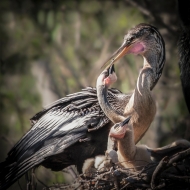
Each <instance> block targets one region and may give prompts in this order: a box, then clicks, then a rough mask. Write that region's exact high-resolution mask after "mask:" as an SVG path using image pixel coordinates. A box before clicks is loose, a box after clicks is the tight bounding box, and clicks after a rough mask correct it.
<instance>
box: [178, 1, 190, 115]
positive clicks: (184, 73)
mask: <svg viewBox="0 0 190 190" xmlns="http://www.w3.org/2000/svg"><path fill="white" fill-rule="evenodd" d="M178 11H179V16H180V20H181V35H180V39H179V42H178V48H179V58H180V61H179V67H180V78H181V83H182V89H183V94H184V97H185V101H186V105H187V108H188V110H189V112H190V1H185V0H178Z"/></svg>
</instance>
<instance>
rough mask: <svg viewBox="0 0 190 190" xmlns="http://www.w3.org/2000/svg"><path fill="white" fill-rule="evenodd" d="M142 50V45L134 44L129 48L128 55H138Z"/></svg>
mask: <svg viewBox="0 0 190 190" xmlns="http://www.w3.org/2000/svg"><path fill="white" fill-rule="evenodd" d="M144 49H145V47H144V44H142V43H136V44H134V45H132V47H131V48H130V50H129V52H128V53H133V54H139V53H141V52H143V51H144Z"/></svg>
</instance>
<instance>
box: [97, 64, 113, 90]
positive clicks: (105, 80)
mask: <svg viewBox="0 0 190 190" xmlns="http://www.w3.org/2000/svg"><path fill="white" fill-rule="evenodd" d="M116 81H117V76H116V74H115V69H114V65H110V67H107V68H106V69H105V70H104V71H103V72H102V73H101V74H100V76H99V77H98V80H97V83H98V85H105V86H106V87H109V86H111V85H112V84H113V83H115V82H116Z"/></svg>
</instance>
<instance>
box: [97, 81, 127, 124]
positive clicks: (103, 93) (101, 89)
mask: <svg viewBox="0 0 190 190" xmlns="http://www.w3.org/2000/svg"><path fill="white" fill-rule="evenodd" d="M96 88H97V96H98V102H99V104H100V107H101V108H102V110H103V112H104V113H105V115H106V116H107V117H108V118H109V119H110V120H111V121H112V122H113V123H118V122H121V121H123V120H124V119H125V118H124V117H123V116H122V115H121V114H120V113H119V112H118V111H117V110H114V109H113V108H112V107H111V105H110V103H109V102H108V99H107V93H108V92H107V91H108V87H107V86H105V85H99V84H98V83H97V86H96Z"/></svg>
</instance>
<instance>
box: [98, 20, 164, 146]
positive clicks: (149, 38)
mask: <svg viewBox="0 0 190 190" xmlns="http://www.w3.org/2000/svg"><path fill="white" fill-rule="evenodd" d="M129 53H132V54H140V55H141V56H143V58H144V64H143V69H141V71H140V72H139V76H138V79H137V84H136V87H135V89H134V92H133V93H132V95H131V96H130V99H129V98H128V99H126V100H123V105H122V107H124V109H123V110H122V109H120V110H115V109H114V108H113V107H112V106H111V105H110V103H109V100H108V101H107V100H106V96H107V93H106V92H105V91H106V89H107V88H108V87H109V86H110V85H111V84H112V83H113V82H114V81H115V80H116V78H115V79H114V77H115V75H114V74H112V76H110V77H109V78H110V80H108V81H106V79H105V78H106V75H107V74H106V73H105V72H106V71H104V72H103V73H102V74H101V75H100V76H99V77H98V79H97V94H98V101H99V104H100V106H101V108H102V110H103V111H104V113H105V114H106V116H107V117H108V118H109V119H110V120H111V121H112V122H113V123H118V122H122V121H123V120H124V119H125V118H127V117H128V116H132V117H131V123H132V125H133V128H134V141H135V144H136V143H137V142H138V141H139V140H140V139H141V138H142V137H143V135H144V134H145V132H146V131H147V130H148V128H149V126H150V124H151V122H152V121H153V119H154V116H155V113H156V105H155V101H154V99H153V98H152V95H151V90H152V89H153V88H154V86H155V85H156V83H157V81H158V80H159V78H160V76H161V74H162V69H163V67H164V63H165V46H164V41H163V39H162V36H161V35H160V33H159V32H158V30H157V29H156V28H155V27H153V26H151V25H148V24H139V25H137V26H136V27H135V28H133V29H131V30H130V31H129V32H128V33H127V35H125V37H124V42H123V44H122V46H121V47H120V48H119V49H118V50H117V51H116V52H115V53H114V54H113V55H112V56H111V58H110V59H109V60H112V61H111V63H110V64H111V65H112V64H114V62H116V61H117V60H118V59H120V58H121V57H122V56H124V55H125V54H129Z"/></svg>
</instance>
